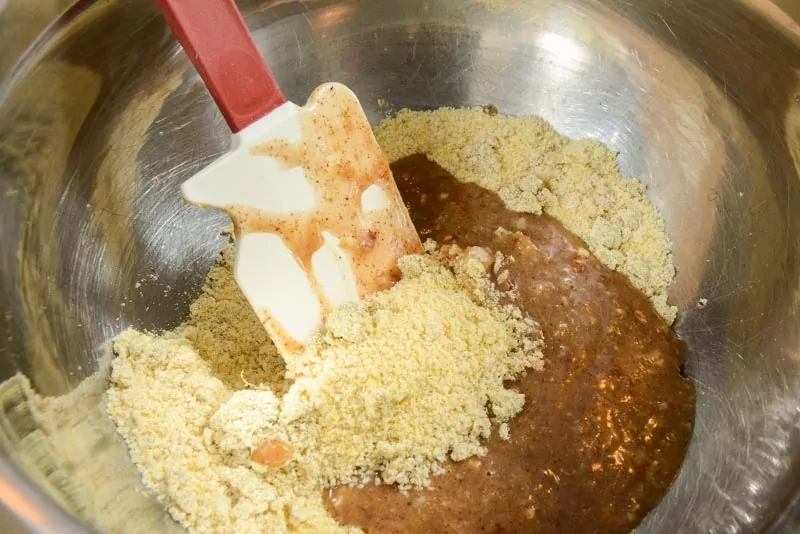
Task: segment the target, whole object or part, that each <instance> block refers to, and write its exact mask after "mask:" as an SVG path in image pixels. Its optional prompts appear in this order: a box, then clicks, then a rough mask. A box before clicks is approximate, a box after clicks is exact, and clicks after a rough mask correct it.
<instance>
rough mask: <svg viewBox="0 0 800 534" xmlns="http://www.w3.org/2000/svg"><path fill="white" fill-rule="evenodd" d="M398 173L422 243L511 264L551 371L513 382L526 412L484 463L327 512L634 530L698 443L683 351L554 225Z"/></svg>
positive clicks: (402, 164)
mask: <svg viewBox="0 0 800 534" xmlns="http://www.w3.org/2000/svg"><path fill="white" fill-rule="evenodd" d="M392 170H393V172H394V176H395V179H396V181H397V184H398V186H399V189H400V191H401V194H402V196H403V199H404V200H405V201H406V203H407V205H408V207H409V210H410V213H411V216H412V219H413V221H414V224H415V226H416V228H417V230H418V231H419V234H420V236H421V237H422V239H423V240H424V239H426V238H432V239H435V240H436V241H438V242H439V243H441V244H446V243H450V242H453V243H458V244H459V245H460V246H482V247H487V248H489V249H492V250H495V251H501V252H502V253H503V254H505V255H506V256H511V257H513V258H514V260H515V261H514V262H512V263H509V264H508V266H507V268H508V279H507V281H505V282H504V283H505V284H510V285H511V286H513V287H515V288H516V289H517V291H518V292H519V298H518V300H517V304H518V305H519V306H520V307H521V308H522V309H523V310H525V311H526V312H527V313H528V314H529V315H530V316H531V317H533V318H534V319H536V320H537V321H539V322H540V324H541V326H542V330H543V332H544V335H545V348H544V354H545V361H546V367H545V370H544V371H542V372H531V373H529V374H528V375H527V376H525V377H523V378H521V379H520V380H519V381H518V382H517V383H516V385H517V386H518V387H519V389H520V390H521V391H522V392H523V393H525V395H526V399H527V400H526V404H525V408H524V410H523V412H522V413H521V414H520V415H519V416H518V417H517V418H516V419H514V420H513V421H512V422H511V423H510V425H509V426H510V430H511V439H510V440H509V441H503V440H501V439H500V438H499V437H498V436H497V434H496V433H495V435H494V436H493V437H492V438H491V439H490V440H489V442H488V443H487V446H488V450H489V452H488V454H487V455H486V456H485V457H483V458H472V459H469V460H467V461H465V462H461V463H454V464H450V465H449V466H447V472H446V473H445V474H443V475H440V476H438V477H435V478H434V479H433V485H432V488H431V489H430V490H425V491H416V492H411V493H408V494H402V493H401V492H399V491H398V490H397V489H396V488H395V487H390V486H368V487H365V488H361V489H357V488H337V489H335V490H334V491H333V492H332V493H331V496H330V498H329V501H328V503H329V506H330V508H331V510H332V511H333V513H334V514H335V515H336V516H337V517H338V518H339V519H340V521H341V522H343V523H345V524H349V525H357V526H360V527H362V528H364V529H365V530H366V531H367V532H384V533H400V532H403V533H406V532H407V533H422V532H439V533H472V532H475V533H478V532H481V533H486V532H514V533H516V532H530V533H570V534H572V533H595V532H596V533H601V532H602V533H616V532H628V531H630V530H631V529H633V528H634V527H635V526H636V525H637V524H638V523H639V522H640V521H641V520H642V518H643V517H644V516H645V515H646V514H647V512H648V511H649V510H650V509H651V508H653V507H654V506H655V505H656V504H657V503H658V502H659V500H660V499H661V498H662V497H663V495H664V493H665V492H666V491H667V489H668V488H669V486H670V484H671V483H672V481H673V479H674V478H675V476H676V474H677V472H678V470H679V469H680V466H681V463H682V461H683V457H684V454H685V452H686V447H687V445H688V443H689V439H690V437H691V434H692V426H693V420H694V388H693V386H692V385H691V384H690V383H689V382H688V381H686V380H685V379H684V378H682V377H681V375H680V373H679V369H680V365H681V363H682V358H683V354H684V351H683V348H682V345H681V342H680V341H678V340H677V339H676V338H675V336H674V335H673V333H672V331H671V330H670V328H669V327H668V326H667V325H666V324H665V323H664V321H663V320H662V319H661V317H660V316H659V315H658V314H657V313H656V312H655V310H654V309H653V307H652V306H651V304H650V302H649V301H648V299H647V298H646V297H645V296H644V295H643V294H642V293H641V292H640V291H638V290H637V289H635V288H634V287H633V286H632V285H631V284H630V283H629V282H628V280H627V279H626V278H625V277H624V276H622V275H620V274H618V273H616V272H613V271H611V270H610V269H608V268H606V267H605V266H603V265H602V264H601V263H600V262H599V261H598V260H596V259H595V258H594V257H593V256H591V254H589V253H588V252H587V250H586V245H585V243H584V242H583V241H581V240H580V239H579V238H578V237H576V236H574V235H573V234H572V233H570V232H569V231H567V230H566V229H564V228H563V227H562V226H561V224H559V223H558V222H557V221H556V220H554V219H552V218H550V217H547V216H536V215H528V214H519V213H516V212H512V211H509V210H507V209H505V207H504V205H503V203H502V201H501V200H500V198H499V197H498V196H497V195H496V194H495V193H493V192H490V191H487V190H485V189H483V188H481V187H479V186H476V185H472V184H462V183H460V182H457V181H456V180H455V179H454V178H453V177H452V176H450V175H449V174H448V173H447V172H446V171H444V170H443V169H442V168H440V167H439V166H438V165H436V164H435V163H432V162H430V161H428V159H427V158H425V157H424V156H420V155H416V156H411V157H408V158H405V159H403V160H400V161H398V162H396V163H394V164H393V165H392ZM498 228H503V229H505V231H497V229H498ZM504 278H505V276H504V275H502V273H501V274H500V279H501V280H503V279H504Z"/></svg>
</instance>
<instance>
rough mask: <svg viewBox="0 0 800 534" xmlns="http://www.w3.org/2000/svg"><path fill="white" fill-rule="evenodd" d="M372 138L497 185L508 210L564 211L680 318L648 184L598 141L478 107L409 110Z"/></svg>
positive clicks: (606, 256)
mask: <svg viewBox="0 0 800 534" xmlns="http://www.w3.org/2000/svg"><path fill="white" fill-rule="evenodd" d="M375 135H376V137H377V139H378V142H379V144H380V145H381V148H382V149H383V151H384V153H385V154H386V157H387V158H388V159H389V161H396V160H398V159H400V158H402V157H405V156H410V155H412V154H416V153H423V154H426V155H427V156H428V157H429V158H430V159H431V160H433V161H435V162H436V163H438V164H439V165H441V166H442V167H443V168H444V169H446V170H447V171H449V172H450V173H452V174H453V175H454V176H455V177H456V178H457V179H459V180H461V181H464V182H473V183H477V184H478V185H481V186H483V187H485V188H487V189H490V190H492V191H496V192H497V193H498V194H499V195H500V197H501V198H502V199H503V201H504V202H505V204H506V206H507V207H508V208H509V209H512V210H515V211H521V212H526V213H534V214H541V213H547V214H548V215H551V216H553V217H555V218H557V219H558V220H559V221H561V223H563V224H564V226H566V227H567V228H568V229H569V230H570V231H572V232H574V233H575V234H577V235H578V236H579V237H580V238H581V239H583V240H584V241H586V242H587V244H588V245H589V248H590V250H591V251H592V253H593V254H594V255H595V256H596V257H597V258H598V259H599V260H600V261H602V262H603V263H604V264H605V265H606V266H608V267H609V268H611V269H614V270H616V271H619V272H621V273H623V274H625V275H626V276H627V277H628V278H629V279H630V280H631V282H632V283H633V285H634V286H636V287H637V288H639V289H640V290H642V291H643V292H644V293H645V294H646V295H647V296H648V297H650V299H651V301H652V303H653V305H654V306H655V308H656V310H657V311H658V312H659V314H660V315H661V316H662V317H664V319H665V320H666V321H667V322H668V323H672V322H673V321H674V320H675V317H676V314H677V308H675V307H674V306H670V305H669V304H667V291H668V289H669V287H670V285H671V283H672V280H673V278H674V276H675V268H674V266H673V263H672V252H671V244H670V241H669V238H668V237H667V235H666V230H665V228H664V222H663V220H662V219H661V217H660V215H659V214H658V211H657V210H656V209H655V207H654V206H653V205H652V204H650V203H649V202H648V201H647V199H646V198H645V187H644V185H643V184H642V183H641V182H639V181H638V180H635V179H632V178H626V177H624V176H623V175H622V174H621V173H620V169H619V166H618V164H617V158H616V154H614V153H613V152H611V151H610V150H609V149H608V148H606V147H605V146H603V145H602V144H601V143H599V142H597V141H592V140H580V141H574V140H571V139H569V138H567V137H565V136H562V135H559V134H558V133H556V132H555V130H553V128H552V127H551V126H550V125H549V124H548V123H547V122H545V121H544V120H542V119H540V118H538V117H508V116H502V115H495V114H494V113H487V112H486V111H484V110H483V109H480V108H474V109H452V108H441V109H438V110H434V111H408V110H404V111H401V112H399V113H398V114H397V115H396V116H395V117H392V118H389V119H386V120H385V121H383V122H382V123H381V124H380V125H378V127H377V128H376V130H375Z"/></svg>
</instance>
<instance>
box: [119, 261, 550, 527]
mask: <svg viewBox="0 0 800 534" xmlns="http://www.w3.org/2000/svg"><path fill="white" fill-rule="evenodd" d="M450 252H451V254H450V255H449V256H444V255H442V254H429V255H425V256H407V257H406V258H404V259H403V260H401V263H400V267H401V270H402V271H403V275H404V276H403V279H402V280H401V281H400V282H399V283H397V284H396V285H395V286H394V287H393V288H392V289H390V290H388V291H385V292H381V293H378V294H375V295H373V296H371V297H370V298H368V299H366V301H365V302H363V303H362V304H358V305H350V306H345V307H343V308H341V309H338V310H335V311H334V312H333V313H332V314H331V315H330V316H329V319H328V320H327V327H326V329H325V331H324V332H323V333H321V335H320V336H319V337H318V339H317V340H316V341H315V342H314V343H312V344H311V345H310V346H309V347H308V349H307V350H306V351H305V352H304V353H303V354H302V355H301V356H300V357H298V358H297V359H295V360H292V361H291V362H290V365H289V366H288V369H287V376H290V377H292V378H294V379H295V381H294V382H293V383H292V386H291V387H289V388H288V390H287V382H286V381H284V380H283V379H281V378H280V376H282V370H283V367H282V365H281V360H280V359H279V357H278V356H277V353H276V352H275V351H274V349H272V348H270V343H269V341H268V340H267V339H266V337H265V336H264V335H263V329H262V330H261V331H259V330H258V328H261V326H260V323H259V322H258V319H257V318H256V317H255V314H254V313H253V312H252V310H250V309H249V308H248V307H247V304H246V301H245V299H244V297H243V296H242V294H241V293H240V292H239V290H238V287H237V286H236V285H235V282H234V280H233V273H232V252H231V250H230V249H228V250H226V252H225V253H224V254H223V256H222V258H221V264H220V266H218V267H216V268H215V269H214V270H212V272H211V273H210V275H209V279H208V285H207V287H206V288H205V290H204V293H203V296H202V297H201V298H200V299H199V300H198V301H197V302H196V303H195V304H194V305H193V306H192V310H191V311H192V317H191V319H190V321H189V322H188V324H187V326H185V327H182V328H180V329H178V330H177V331H175V332H168V333H165V334H162V335H159V336H155V335H151V334H145V333H139V332H135V331H128V332H126V333H124V334H122V335H121V336H119V337H117V338H116V339H115V341H114V350H115V352H116V354H117V357H116V358H115V359H114V361H113V364H112V376H111V381H112V387H111V389H110V390H109V393H108V404H107V406H108V412H109V414H110V415H111V417H112V419H114V421H115V422H116V424H117V428H118V429H119V432H120V434H121V435H122V436H123V438H124V439H125V440H126V442H127V443H128V446H129V449H130V453H131V457H132V458H133V460H134V462H135V463H136V464H137V465H138V467H139V469H140V471H141V472H142V478H143V481H144V483H145V485H146V486H147V487H149V488H150V489H151V490H152V491H153V492H154V493H155V495H156V496H157V498H158V499H159V500H160V501H161V502H162V503H163V504H164V505H165V506H166V507H167V508H168V510H169V512H170V514H171V515H172V516H173V517H174V518H175V519H176V520H178V521H179V522H180V523H181V524H183V525H184V526H185V527H187V528H189V529H190V530H192V531H195V532H254V531H266V532H284V531H289V532H292V531H296V532H334V531H342V530H345V531H346V529H345V528H344V527H341V526H339V525H338V524H337V523H336V522H335V520H334V519H332V518H331V517H330V516H329V515H328V512H327V511H326V509H325V507H324V504H323V501H322V489H323V488H324V487H327V486H330V485H334V484H338V483H364V482H367V481H379V482H386V483H398V484H399V485H401V486H402V487H408V488H411V487H419V486H424V485H427V483H428V477H429V475H430V474H431V473H434V474H435V473H437V472H438V471H439V470H440V465H441V464H442V463H443V462H445V461H446V460H448V459H453V460H460V459H464V458H467V457H469V456H473V455H480V454H484V453H485V449H484V446H483V444H482V442H483V440H485V439H486V438H488V437H489V436H490V434H491V433H492V428H493V424H494V427H495V428H497V425H499V424H502V423H504V422H505V421H507V420H508V419H510V418H511V417H513V416H514V415H516V414H517V413H518V412H519V411H520V410H521V408H522V405H523V403H524V396H522V395H521V394H519V393H518V392H516V391H515V390H513V389H510V388H508V389H507V388H506V387H504V381H506V380H509V379H512V378H513V377H514V376H516V375H518V374H519V373H520V372H522V371H524V370H525V369H526V368H531V367H533V368H540V367H541V365H542V360H541V333H540V330H539V328H538V325H536V324H535V323H533V322H532V321H531V320H530V319H527V318H525V317H523V315H522V313H521V312H520V311H519V309H518V308H515V307H514V306H511V305H508V304H505V305H500V304H499V302H498V300H497V293H496V291H488V292H487V291H481V290H480V288H481V287H482V286H483V282H482V279H483V278H485V276H486V275H487V269H491V268H492V267H493V265H494V264H495V263H496V259H495V258H493V257H489V255H488V254H486V253H485V251H482V249H481V250H467V251H455V252H456V253H453V251H450ZM445 259H448V261H449V262H450V263H451V264H452V266H453V267H452V268H449V267H446V266H444V265H443V263H442V262H443V261H445ZM468 281H471V282H470V283H468ZM484 289H485V288H484ZM237 370H239V371H241V373H240V374H241V376H239V377H238V380H239V382H237ZM244 380H246V381H247V383H249V384H251V386H252V388H248V389H241V388H242V387H243V386H245V381H244ZM237 389H238V391H237ZM284 391H286V394H285V395H283V396H282V397H281V394H282V393H283V392H284ZM487 402H488V403H489V404H490V405H491V413H489V412H488V411H487V410H488V408H487ZM276 458H277V460H278V461H277V462H274V463H272V464H271V462H273V461H274V460H276ZM287 459H288V462H286V463H285V464H284V462H285V461H286V460H287ZM253 460H256V461H253ZM263 464H267V465H273V466H272V467H267V466H265V465H263Z"/></svg>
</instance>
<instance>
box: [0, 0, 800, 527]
mask: <svg viewBox="0 0 800 534" xmlns="http://www.w3.org/2000/svg"><path fill="white" fill-rule="evenodd" d="M28 5H29V6H33V5H35V4H28ZM241 7H242V9H243V11H244V12H245V14H246V17H247V22H248V23H249V25H250V27H251V28H252V29H253V30H254V32H255V35H256V40H257V41H258V43H259V45H260V47H261V48H262V50H263V52H264V55H265V56H266V57H267V59H268V61H269V63H270V65H272V67H273V70H274V72H275V75H276V76H277V78H278V80H279V81H280V83H281V85H282V87H283V88H284V90H285V92H286V94H287V95H288V97H289V98H290V99H292V100H294V101H295V102H302V101H304V99H305V97H306V96H307V95H308V93H309V92H310V91H311V90H312V88H313V87H314V86H316V85H317V84H318V83H320V82H323V81H328V80H335V81H340V82H344V83H346V84H347V85H349V86H350V87H352V88H353V89H354V90H355V92H356V93H357V94H358V95H359V96H360V97H361V99H362V103H363V105H364V107H365V108H366V110H367V112H368V114H369V116H370V119H371V120H373V121H378V120H380V119H381V117H383V116H384V115H385V114H387V113H390V112H391V111H392V110H398V109H400V108H403V107H410V108H417V109H420V108H434V107H438V106H469V105H483V104H488V103H492V104H495V105H496V106H497V107H498V108H499V109H500V110H501V111H502V112H505V113H510V114H538V115H541V116H543V117H545V118H546V119H547V120H549V121H551V122H552V123H553V124H554V125H555V126H556V128H557V129H558V130H559V131H561V132H563V133H565V134H567V135H570V136H574V137H591V138H595V139H599V140H601V141H603V142H604V143H607V144H608V145H609V146H611V147H613V148H614V149H615V150H618V151H619V152H620V161H621V164H622V166H623V168H624V170H625V171H626V172H627V173H628V174H630V175H633V176H637V177H640V178H641V179H642V180H643V181H644V182H645V183H646V184H647V185H648V186H649V188H650V189H649V194H650V198H651V199H652V200H653V202H655V204H656V205H657V206H658V207H659V208H660V209H661V210H662V212H663V214H664V217H665V218H666V221H667V225H668V229H669V233H670V235H671V236H672V238H673V240H674V246H675V259H676V263H677V267H678V276H677V279H676V281H675V285H674V288H673V291H672V300H673V302H674V303H676V304H677V305H678V306H680V308H681V310H682V317H681V320H680V322H679V324H678V325H677V331H678V332H679V333H680V335H681V336H682V337H683V338H684V339H685V340H686V341H687V342H688V344H689V347H690V356H689V360H688V364H687V373H688V375H689V376H690V377H691V378H692V379H693V380H694V381H695V383H696V385H697V392H698V402H697V428H696V434H695V437H694V441H693V443H692V446H691V450H690V451H689V455H688V458H687V459H686V463H685V466H684V468H683V471H682V473H681V475H680V477H679V479H678V480H677V482H676V484H675V485H674V487H673V488H672V490H671V491H670V493H669V495H668V496H667V497H666V499H665V500H664V501H663V503H662V504H661V505H660V506H659V507H658V508H657V509H656V510H655V511H654V512H653V513H652V514H651V515H650V516H649V517H648V518H647V520H646V521H645V523H644V524H643V525H642V526H641V527H640V529H639V531H640V532H647V533H675V532H703V533H714V534H716V533H720V534H722V533H728V534H734V533H745V532H798V531H800V503H798V501H797V498H798V491H800V372H799V371H800V211H798V208H800V167H798V166H799V165H800V70H798V69H800V33H799V32H798V30H797V27H796V26H795V25H794V24H793V23H792V22H791V19H789V18H788V17H786V16H785V15H783V14H782V12H780V11H778V10H777V9H775V8H774V7H772V5H771V4H769V3H767V2H765V1H763V0H748V1H733V0H636V1H631V0H519V1H515V0H504V1H503V0H469V1H468V0H462V1H458V0H443V1H434V0H364V1H357V0H342V1H333V0H300V1H297V0H289V1H282V2H256V1H249V0H245V1H243V2H242V3H241ZM31 9H33V8H31ZM10 49H11V48H5V50H6V53H8V50H10ZM2 50H3V48H2V47H0V54H3V52H2ZM11 63H12V64H13V66H11V65H9V64H8V61H6V62H5V63H4V62H0V67H2V68H3V70H4V71H5V78H4V80H3V82H2V86H1V87H0V236H1V237H2V240H1V242H0V285H1V287H2V289H1V290H0V378H1V379H4V380H6V382H5V383H4V384H3V385H2V386H0V407H1V408H2V410H0V450H2V454H0V456H2V458H0V501H2V502H3V503H4V505H5V506H6V507H8V508H9V509H11V510H13V511H14V513H16V514H18V516H19V517H20V518H21V520H22V521H23V522H25V523H27V525H28V527H29V528H33V529H39V530H42V531H48V530H52V531H81V530H82V529H83V528H84V526H82V524H81V523H80V522H79V521H78V520H71V519H70V516H69V515H67V514H65V513H64V512H63V511H62V508H63V509H66V510H69V511H71V512H73V513H75V514H76V515H77V516H78V517H81V518H83V520H85V521H86V522H88V523H93V524H94V525H95V526H96V527H97V528H100V529H107V530H116V531H127V532H135V531H142V532H155V531H159V530H161V531H163V530H171V529H175V528H176V526H175V525H174V524H173V523H171V522H170V520H168V519H166V518H165V517H164V514H163V512H162V510H161V508H160V507H159V506H158V505H157V504H156V503H155V502H154V501H153V500H151V499H150V498H149V497H147V496H146V494H144V493H142V492H141V491H139V490H141V486H140V485H139V483H138V477H137V475H136V472H135V470H134V469H133V468H132V466H131V464H130V462H129V460H128V459H127V455H126V452H125V448H124V445H123V444H122V443H121V442H120V441H119V439H118V438H116V436H115V434H114V430H113V426H112V425H111V424H110V423H109V421H108V419H107V417H106V416H105V415H104V413H103V411H102V402H101V401H102V391H103V387H104V379H105V376H106V375H105V373H106V371H107V364H108V357H109V355H108V344H107V341H108V339H109V338H110V337H112V336H113V335H115V334H117V333H119V332H120V331H122V330H123V329H125V328H126V327H128V326H135V327H137V328H149V329H160V328H165V327H171V326H174V325H176V324H178V323H179V322H180V321H181V318H182V317H184V316H185V315H186V313H187V307H188V303H189V302H190V300H191V299H192V297H193V296H194V295H196V294H197V293H198V291H199V287H200V285H201V282H202V279H203V276H204V274H205V273H206V271H207V270H208V268H209V267H210V266H211V264H212V262H213V261H214V257H215V254H216V253H217V252H218V251H219V250H220V248H221V247H222V246H223V244H224V243H225V238H224V237H221V236H220V235H219V234H220V230H221V229H222V228H223V227H225V226H226V225H227V219H226V217H225V216H223V215H221V214H218V213H213V212H211V211H208V210H201V209H198V208H194V207H187V206H184V205H183V204H182V202H181V199H180V197H179V194H178V184H180V183H181V181H182V180H184V179H186V178H187V177H189V176H190V175H192V174H193V173H195V172H196V171H197V170H198V169H200V168H201V167H203V166H204V165H206V164H208V163H209V162H210V161H212V160H213V159H214V158H215V157H217V156H218V155H219V154H221V153H223V151H225V149H226V147H227V145H228V142H229V134H228V132H227V130H226V126H225V124H224V122H223V121H222V119H221V117H220V115H219V113H218V112H217V111H216V109H215V108H214V105H213V103H212V102H211V100H210V98H209V96H208V95H207V93H206V91H205V89H204V88H203V85H202V83H201V82H200V80H199V79H198V77H197V74H196V73H195V72H194V70H192V69H191V68H190V65H189V62H188V61H187V59H186V57H185V56H184V54H183V53H182V51H181V49H180V48H179V47H178V45H177V44H176V42H175V40H174V39H173V38H172V36H171V34H170V32H169V31H168V30H167V28H166V26H165V25H164V23H163V22H162V21H161V20H160V19H159V17H158V16H157V14H156V12H155V10H154V8H153V6H152V5H151V3H150V2H149V1H147V0H129V1H101V0H98V1H80V2H78V3H77V4H75V5H74V6H73V7H72V8H70V9H69V10H68V11H67V12H66V13H64V14H63V16H61V17H60V18H59V19H58V21H57V22H56V23H55V24H54V25H52V26H50V27H49V29H48V30H47V31H46V32H45V33H44V34H43V35H42V36H41V37H40V38H39V39H38V40H37V41H36V42H35V44H34V46H33V47H32V48H31V49H29V51H28V52H27V53H26V54H25V55H24V56H23V57H22V58H21V59H19V61H13V62H11ZM28 379H29V381H28ZM56 502H58V503H59V504H60V506H56V504H55V503H56Z"/></svg>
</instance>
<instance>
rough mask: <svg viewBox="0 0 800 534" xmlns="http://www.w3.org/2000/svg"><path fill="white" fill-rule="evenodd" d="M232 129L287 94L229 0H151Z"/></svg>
mask: <svg viewBox="0 0 800 534" xmlns="http://www.w3.org/2000/svg"><path fill="white" fill-rule="evenodd" d="M155 2H156V5H157V6H158V8H159V9H160V10H161V12H162V13H163V14H164V18H166V19H167V23H169V25H170V26H171V27H172V31H173V32H174V33H175V36H176V37H177V38H178V41H180V43H181V44H182V45H183V48H184V50H186V54H187V55H188V56H189V59H191V61H192V63H193V64H194V66H195V68H196V69H197V71H198V72H199V73H200V76H201V77H202V78H203V81H204V82H205V83H206V87H208V90H209V92H211V96H213V97H214V100H215V101H216V102H217V106H219V109H220V111H222V115H223V116H224V117H225V120H226V121H227V122H228V126H230V127H231V130H232V131H233V132H234V133H236V132H238V131H239V130H241V129H243V128H245V127H246V126H249V125H250V124H252V123H253V122H255V121H257V120H258V119H260V118H261V117H263V116H264V115H266V114H267V113H269V112H270V111H272V110H273V109H275V108H277V107H278V106H280V105H281V104H283V103H284V102H286V98H285V97H284V96H283V93H282V92H281V89H280V87H278V84H277V82H276V81H275V78H273V77H272V73H271V72H270V70H269V67H267V64H266V63H265V62H264V58H263V57H262V56H261V53H260V52H259V51H258V48H256V44H255V43H254V42H253V37H252V36H251V35H250V32H249V31H248V30H247V26H246V25H245V23H244V20H243V19H242V15H241V14H240V13H239V10H238V9H237V8H236V4H235V3H234V2H233V0H155Z"/></svg>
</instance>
